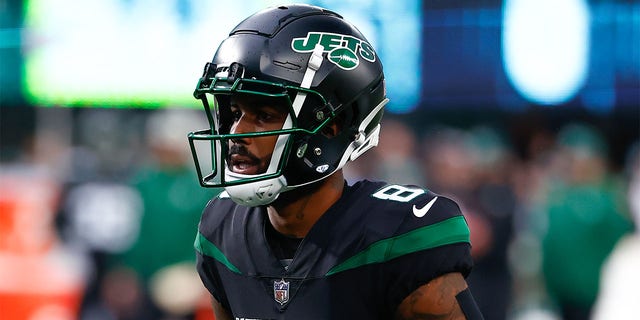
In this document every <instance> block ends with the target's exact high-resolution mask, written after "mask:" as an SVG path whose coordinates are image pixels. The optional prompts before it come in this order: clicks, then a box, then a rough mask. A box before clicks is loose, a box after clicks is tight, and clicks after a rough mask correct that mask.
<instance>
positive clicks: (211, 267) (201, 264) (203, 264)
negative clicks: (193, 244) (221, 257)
mask: <svg viewBox="0 0 640 320" xmlns="http://www.w3.org/2000/svg"><path fill="white" fill-rule="evenodd" d="M215 268H216V262H215V261H214V260H213V259H211V258H209V257H206V256H203V255H202V254H201V253H200V252H197V251H196V269H197V271H198V275H200V279H201V280H202V283H203V284H204V286H205V288H207V290H208V291H209V293H210V294H211V296H213V298H215V299H216V300H217V301H218V302H219V303H220V304H221V305H222V306H223V307H224V308H225V309H227V310H231V308H230V307H229V302H228V300H227V298H226V295H225V294H224V292H223V291H222V290H221V288H222V286H221V285H220V284H221V281H220V277H219V274H218V272H217V271H216V269H215Z"/></svg>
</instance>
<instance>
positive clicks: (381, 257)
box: [326, 216, 470, 276]
mask: <svg viewBox="0 0 640 320" xmlns="http://www.w3.org/2000/svg"><path fill="white" fill-rule="evenodd" d="M460 242H468V243H470V240H469V227H468V226H467V222H466V220H465V219H464V217H463V216H455V217H452V218H449V219H447V220H444V221H441V222H438V223H436V224H432V225H428V226H424V227H422V228H418V229H416V230H413V231H410V232H407V233H405V234H402V235H399V236H396V237H393V238H388V239H383V240H380V241H377V242H375V243H373V244H371V245H370V246H369V247H368V248H366V249H365V250H363V251H361V252H359V253H358V254H356V255H354V256H352V257H351V258H349V259H347V260H346V261H344V262H343V263H341V264H339V265H336V266H334V267H333V268H331V270H329V272H327V274H326V275H327V276H330V275H333V274H336V273H339V272H342V271H345V270H349V269H353V268H357V267H361V266H364V265H368V264H373V263H380V262H385V261H389V260H391V259H394V258H397V257H400V256H403V255H406V254H409V253H413V252H417V251H421V250H425V249H430V248H435V247H438V246H442V245H447V244H453V243H460Z"/></svg>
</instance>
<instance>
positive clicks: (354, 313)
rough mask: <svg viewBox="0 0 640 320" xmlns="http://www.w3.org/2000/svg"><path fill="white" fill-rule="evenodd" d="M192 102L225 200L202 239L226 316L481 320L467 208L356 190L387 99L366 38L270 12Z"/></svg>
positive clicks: (418, 194)
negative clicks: (357, 168) (352, 164)
mask: <svg viewBox="0 0 640 320" xmlns="http://www.w3.org/2000/svg"><path fill="white" fill-rule="evenodd" d="M194 95H195V97H196V98H197V99H200V100H201V101H202V103H203V105H204V108H205V111H206V114H207V118H208V120H209V123H210V127H209V128H207V129H205V130H200V131H196V132H192V133H190V134H189V142H190V145H191V150H192V152H193V154H194V159H195V163H196V168H197V172H198V175H199V177H200V183H201V184H202V185H203V186H205V187H223V188H224V190H225V192H223V193H222V194H221V195H220V196H219V197H217V198H215V199H213V200H211V201H210V202H209V203H208V204H207V206H206V208H205V209H204V212H203V215H202V218H201V220H200V224H199V230H198V234H197V237H196V241H195V248H196V252H197V258H198V267H197V268H198V272H199V274H200V276H201V278H202V281H203V283H204V285H205V286H206V288H207V289H208V290H209V292H210V293H211V295H212V300H213V307H214V312H215V315H216V318H217V319H219V320H222V319H392V318H395V319H431V318H438V319H465V318H466V319H481V318H482V315H481V314H480V312H479V311H478V308H477V306H476V304H475V302H474V299H473V297H472V295H471V293H470V291H469V289H468V287H467V283H466V282H465V277H466V276H467V275H468V274H469V272H470V270H471V267H472V260H471V256H470V243H469V229H468V227H467V224H466V221H465V219H464V217H463V215H462V214H461V212H460V209H459V207H458V205H457V204H456V203H455V202H453V201H452V200H450V199H448V198H445V197H443V196H440V195H436V194H434V193H432V192H430V191H428V190H426V189H424V188H421V187H416V186H406V185H394V184H387V183H384V182H372V181H361V182H358V183H355V184H353V185H348V184H347V183H346V182H345V179H344V177H343V173H342V168H343V166H344V165H345V164H346V163H347V162H348V161H353V160H356V159H357V158H358V157H359V156H360V155H362V154H363V153H364V152H366V151H367V150H369V149H370V148H372V147H374V146H376V144H377V142H378V134H379V132H380V127H381V126H380V120H381V117H382V114H383V110H384V106H385V104H386V103H387V102H388V99H387V97H386V93H385V83H384V75H383V71H382V64H381V62H380V58H379V57H378V55H377V54H376V52H375V50H374V49H373V47H372V46H371V44H370V43H369V42H368V41H367V39H366V38H365V37H364V36H363V35H362V34H361V33H360V32H359V31H358V29H356V27H354V26H353V25H352V24H350V23H348V22H347V21H345V20H344V19H343V18H342V17H341V16H340V15H338V14H337V13H334V12H332V11H329V10H326V9H322V8H319V7H314V6H308V5H290V6H280V7H274V8H268V9H266V10H263V11H261V12H258V13H256V14H254V15H252V16H250V17H248V18H247V19H245V20H244V21H242V22H241V23H240V24H239V25H238V26H236V27H235V28H234V29H233V30H232V31H231V33H230V35H229V37H228V38H227V39H225V40H224V41H223V42H222V43H221V44H220V46H219V48H218V50H217V52H216V54H215V56H214V58H213V61H212V62H210V63H207V64H206V66H205V68H204V73H203V76H202V77H201V78H200V80H199V81H198V85H197V88H196V90H195V93H194ZM203 146H204V147H206V148H207V149H206V150H205V151H206V152H205V153H203V152H202V147H203ZM205 154H206V156H204V155H205Z"/></svg>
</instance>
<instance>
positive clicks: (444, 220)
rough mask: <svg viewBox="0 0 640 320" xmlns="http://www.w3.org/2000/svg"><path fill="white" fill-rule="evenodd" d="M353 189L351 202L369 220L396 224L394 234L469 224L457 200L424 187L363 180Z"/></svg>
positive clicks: (373, 222)
mask: <svg viewBox="0 0 640 320" xmlns="http://www.w3.org/2000/svg"><path fill="white" fill-rule="evenodd" d="M351 188H352V192H351V194H352V197H353V199H352V202H355V203H357V206H358V207H360V208H365V209H363V210H364V211H366V213H365V216H366V219H367V221H368V222H369V223H371V224H372V225H375V224H382V225H389V226H393V228H394V231H393V232H394V234H402V233H405V232H409V231H412V230H415V229H418V228H423V227H429V226H434V228H436V227H435V226H438V225H451V224H453V225H460V226H461V227H463V228H464V227H466V221H465V219H464V216H463V214H462V212H461V210H460V207H459V206H458V204H457V203H456V202H455V201H454V200H452V199H451V198H449V197H446V196H443V195H440V194H437V193H434V192H432V191H430V190H428V189H426V188H424V187H420V186H415V185H403V184H394V183H387V182H383V181H367V180H364V181H360V182H358V183H355V184H354V185H353V186H352V187H351ZM388 229H389V228H388Z"/></svg>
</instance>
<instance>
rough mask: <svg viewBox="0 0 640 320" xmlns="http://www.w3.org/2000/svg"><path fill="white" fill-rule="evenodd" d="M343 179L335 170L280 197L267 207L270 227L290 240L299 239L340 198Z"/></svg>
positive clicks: (340, 173)
mask: <svg viewBox="0 0 640 320" xmlns="http://www.w3.org/2000/svg"><path fill="white" fill-rule="evenodd" d="M343 189H344V176H343V174H342V171H341V170H339V171H337V172H336V173H334V174H333V175H331V176H329V177H327V178H326V179H324V180H322V181H320V182H318V183H317V184H314V185H312V186H309V187H302V188H301V189H296V190H292V191H288V192H284V193H282V194H281V195H280V198H278V200H277V201H276V202H274V203H273V204H272V205H270V206H269V207H267V212H268V214H269V221H271V224H272V225H273V228H274V229H275V230H276V231H278V232H280V233H282V234H284V235H287V236H290V237H296V238H303V237H305V236H306V235H307V233H309V230H311V227H313V225H314V224H315V223H316V221H318V219H320V217H321V216H322V215H323V214H324V213H325V212H326V211H327V210H328V209H329V207H331V206H332V205H333V204H334V203H335V202H336V201H338V199H340V196H341V195H342V191H343Z"/></svg>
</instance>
